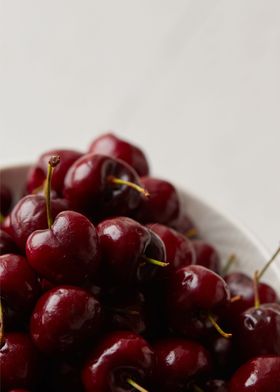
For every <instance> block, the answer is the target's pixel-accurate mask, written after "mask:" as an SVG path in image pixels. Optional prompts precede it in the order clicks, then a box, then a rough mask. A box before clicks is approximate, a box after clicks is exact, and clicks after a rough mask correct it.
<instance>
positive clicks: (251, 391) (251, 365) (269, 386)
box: [229, 356, 280, 392]
mask: <svg viewBox="0 0 280 392" xmlns="http://www.w3.org/2000/svg"><path fill="white" fill-rule="evenodd" d="M279 386H280V356H278V357H277V356H260V357H257V358H254V359H251V360H250V361H248V362H246V363H245V364H244V365H242V366H241V367H240V368H239V369H238V370H237V371H236V373H235V374H234V375H233V377H232V378H231V380H230V383H229V392H268V391H269V392H279V390H280V389H279Z"/></svg>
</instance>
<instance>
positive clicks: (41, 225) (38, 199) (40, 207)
mask: <svg viewBox="0 0 280 392" xmlns="http://www.w3.org/2000/svg"><path fill="white" fill-rule="evenodd" d="M67 207H68V204H67V202H66V200H63V199H54V200H52V205H51V210H52V215H53V217H55V216H56V215H57V214H58V213H59V212H61V211H64V210H66V209H67ZM47 227H48V222H47V213H46V200H45V197H44V196H42V195H27V196H25V197H23V198H22V199H21V200H20V201H19V202H18V203H17V204H16V205H15V207H14V208H13V210H12V211H11V213H10V228H9V234H10V235H11V237H12V238H13V240H14V241H15V243H16V244H17V246H18V247H19V248H20V249H21V250H22V251H23V252H25V244H26V240H27V238H28V237H29V235H30V234H31V233H33V231H35V230H42V229H46V228H47Z"/></svg>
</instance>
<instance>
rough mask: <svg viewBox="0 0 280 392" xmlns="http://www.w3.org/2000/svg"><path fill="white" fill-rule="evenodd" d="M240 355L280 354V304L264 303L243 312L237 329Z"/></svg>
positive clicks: (243, 356) (250, 356) (247, 357)
mask: <svg viewBox="0 0 280 392" xmlns="http://www.w3.org/2000/svg"><path fill="white" fill-rule="evenodd" d="M235 339H236V343H237V347H239V349H240V356H241V357H242V358H245V359H249V358H252V357H254V356H259V355H280V305H279V304H277V303H272V304H263V305H261V306H260V307H259V308H258V309H256V308H254V307H253V308H250V309H248V310H246V311H245V312H243V313H242V314H241V316H240V317H239V320H238V325H237V327H236V330H235Z"/></svg>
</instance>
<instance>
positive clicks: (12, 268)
mask: <svg viewBox="0 0 280 392" xmlns="http://www.w3.org/2000/svg"><path fill="white" fill-rule="evenodd" d="M0 286H1V297H2V299H3V300H4V303H5V304H7V306H8V307H9V308H10V309H12V310H13V311H15V312H16V313H17V315H19V314H20V315H22V314H26V313H28V312H30V311H31V310H32V307H33V306H34V304H35V302H36V300H37V298H38V297H39V294H40V285H39V282H38V280H37V276H36V275H35V273H34V271H33V270H32V269H31V267H30V266H29V264H28V263H27V261H26V259H25V258H24V257H23V256H19V255H14V254H6V255H3V256H0ZM4 307H5V306H4Z"/></svg>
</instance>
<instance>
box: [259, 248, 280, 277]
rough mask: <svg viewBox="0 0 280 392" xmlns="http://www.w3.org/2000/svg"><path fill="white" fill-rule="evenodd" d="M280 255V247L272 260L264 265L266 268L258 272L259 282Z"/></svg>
mask: <svg viewBox="0 0 280 392" xmlns="http://www.w3.org/2000/svg"><path fill="white" fill-rule="evenodd" d="M279 254H280V246H279V247H278V248H277V249H276V252H274V254H273V255H272V257H271V259H270V260H268V262H267V263H266V264H265V265H264V267H263V268H262V269H261V270H260V271H259V272H258V282H259V281H260V279H261V277H262V276H263V275H264V274H265V272H266V270H267V269H268V268H269V267H270V265H271V264H272V262H273V261H274V260H275V259H276V257H277V256H278V255H279Z"/></svg>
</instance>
